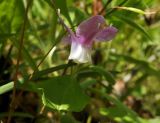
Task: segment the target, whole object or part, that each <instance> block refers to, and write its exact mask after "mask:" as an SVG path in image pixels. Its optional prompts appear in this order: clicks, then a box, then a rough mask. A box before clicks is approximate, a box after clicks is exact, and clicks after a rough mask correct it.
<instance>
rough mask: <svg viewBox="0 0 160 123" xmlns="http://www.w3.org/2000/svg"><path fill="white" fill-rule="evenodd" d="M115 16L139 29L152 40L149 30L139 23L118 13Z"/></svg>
mask: <svg viewBox="0 0 160 123" xmlns="http://www.w3.org/2000/svg"><path fill="white" fill-rule="evenodd" d="M115 17H116V18H117V19H119V20H121V21H123V22H124V23H126V24H128V25H130V26H131V27H133V28H135V29H137V30H138V31H140V32H141V33H142V34H144V35H145V36H146V37H147V38H148V39H149V40H150V41H152V38H151V36H150V35H149V34H148V32H147V31H146V30H145V29H144V28H143V27H142V26H140V25H139V24H137V23H135V22H134V21H133V20H132V19H130V18H127V17H126V16H125V17H124V16H121V15H118V14H116V15H115Z"/></svg>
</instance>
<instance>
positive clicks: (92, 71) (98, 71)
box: [77, 66, 115, 85]
mask: <svg viewBox="0 0 160 123" xmlns="http://www.w3.org/2000/svg"><path fill="white" fill-rule="evenodd" d="M99 75H101V76H104V77H105V79H106V80H107V81H108V82H110V83H109V84H110V85H113V84H114V83H115V80H114V77H113V76H112V74H111V73H110V72H108V71H106V70H104V69H103V68H101V67H98V66H92V67H89V68H87V69H85V70H82V71H80V72H78V73H77V76H78V77H79V78H84V77H88V76H91V77H96V76H99Z"/></svg>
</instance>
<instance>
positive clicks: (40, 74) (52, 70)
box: [32, 63, 76, 80]
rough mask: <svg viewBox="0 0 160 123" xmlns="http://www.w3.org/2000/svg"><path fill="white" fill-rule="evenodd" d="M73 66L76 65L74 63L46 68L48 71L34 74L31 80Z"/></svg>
mask: <svg viewBox="0 0 160 123" xmlns="http://www.w3.org/2000/svg"><path fill="white" fill-rule="evenodd" d="M74 65H76V64H75V63H69V64H62V65H59V66H56V67H51V68H48V69H45V70H41V71H38V72H36V73H35V74H33V76H32V80H34V79H37V78H40V77H42V76H44V75H47V74H49V73H52V72H55V71H58V70H61V69H65V68H68V67H71V66H74Z"/></svg>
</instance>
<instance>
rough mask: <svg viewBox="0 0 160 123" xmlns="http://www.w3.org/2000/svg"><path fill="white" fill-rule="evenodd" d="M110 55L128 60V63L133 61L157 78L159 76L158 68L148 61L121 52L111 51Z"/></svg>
mask: <svg viewBox="0 0 160 123" xmlns="http://www.w3.org/2000/svg"><path fill="white" fill-rule="evenodd" d="M111 56H112V57H113V56H114V57H116V59H119V60H120V59H123V60H126V61H128V62H130V63H135V64H136V65H139V66H140V67H141V69H142V70H143V71H144V72H145V73H148V74H150V75H154V76H156V77H157V78H159V76H160V70H156V69H155V68H153V67H152V66H151V65H150V64H149V63H148V62H146V61H144V60H139V59H136V58H133V57H131V56H127V55H122V54H114V53H112V55H111Z"/></svg>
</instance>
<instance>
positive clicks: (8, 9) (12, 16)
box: [0, 0, 24, 33]
mask: <svg viewBox="0 0 160 123" xmlns="http://www.w3.org/2000/svg"><path fill="white" fill-rule="evenodd" d="M4 10H5V11H4ZM0 11H1V13H0V17H1V18H0V32H1V33H10V32H12V31H17V30H19V28H20V26H21V23H22V18H23V12H24V7H23V3H22V1H18V0H10V2H8V1H6V0H1V2H0Z"/></svg>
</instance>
